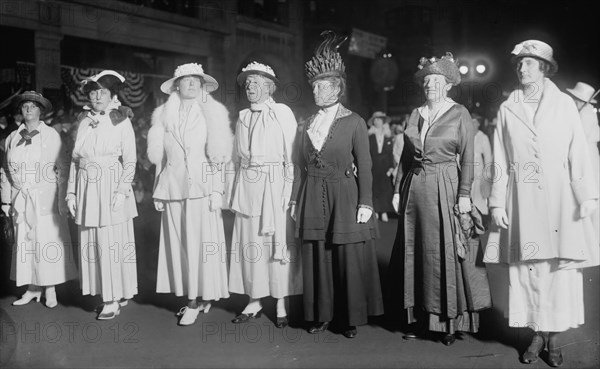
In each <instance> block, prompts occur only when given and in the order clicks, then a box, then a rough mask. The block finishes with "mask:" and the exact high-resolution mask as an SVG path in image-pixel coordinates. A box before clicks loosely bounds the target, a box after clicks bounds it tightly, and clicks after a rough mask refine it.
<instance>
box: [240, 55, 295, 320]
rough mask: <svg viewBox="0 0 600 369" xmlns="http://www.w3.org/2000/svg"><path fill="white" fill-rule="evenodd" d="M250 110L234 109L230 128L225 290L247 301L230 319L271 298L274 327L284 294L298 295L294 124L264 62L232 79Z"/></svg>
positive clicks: (282, 314) (282, 313)
mask: <svg viewBox="0 0 600 369" xmlns="http://www.w3.org/2000/svg"><path fill="white" fill-rule="evenodd" d="M237 81H238V83H239V84H240V85H241V86H243V87H244V89H245V91H246V96H247V98H248V101H249V102H250V108H249V109H244V110H242V111H241V112H240V116H239V119H238V121H237V124H236V130H235V144H234V149H235V153H236V154H235V157H234V161H235V162H236V166H237V168H238V170H237V173H236V180H235V183H234V187H233V193H232V196H231V210H233V211H235V221H234V224H233V235H232V241H231V244H232V252H231V259H230V272H229V291H230V292H233V293H238V294H245V295H249V297H250V301H249V302H248V305H247V306H246V307H245V308H244V310H243V311H242V313H241V314H239V315H238V316H237V317H235V319H233V323H245V322H247V321H249V320H250V319H253V318H256V317H257V316H259V315H260V311H261V310H262V303H261V300H260V299H261V298H263V297H266V296H272V297H274V298H275V299H277V320H276V326H277V327H279V328H282V327H285V326H286V325H287V324H288V318H287V309H286V307H285V297H286V296H291V295H297V294H301V293H302V274H301V270H302V269H301V264H300V259H299V257H298V254H299V253H298V252H297V248H296V244H295V243H294V236H293V223H291V222H292V220H291V217H290V215H289V212H288V205H289V202H290V194H291V192H292V185H293V181H294V173H293V172H294V168H293V163H292V148H293V142H294V138H295V136H296V129H297V123H296V119H295V117H294V114H293V113H292V111H291V110H290V108H288V107H287V106H286V105H284V104H279V103H276V102H275V101H274V100H273V98H272V97H271V96H272V95H273V93H274V92H275V88H276V85H275V83H276V82H278V80H277V77H276V76H275V72H274V71H273V69H272V68H271V67H269V66H268V65H264V64H261V63H257V62H253V63H250V64H248V65H247V66H246V67H245V68H243V69H242V72H241V73H240V74H239V75H238V77H237Z"/></svg>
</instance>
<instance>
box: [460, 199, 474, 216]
mask: <svg viewBox="0 0 600 369" xmlns="http://www.w3.org/2000/svg"><path fill="white" fill-rule="evenodd" d="M458 211H459V212H460V213H461V214H464V213H468V212H470V211H471V199H470V198H468V197H462V196H459V197H458Z"/></svg>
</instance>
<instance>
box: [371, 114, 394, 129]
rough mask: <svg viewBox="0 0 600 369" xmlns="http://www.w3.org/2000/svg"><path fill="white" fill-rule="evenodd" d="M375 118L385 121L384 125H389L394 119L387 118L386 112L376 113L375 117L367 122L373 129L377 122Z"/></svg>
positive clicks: (372, 116)
mask: <svg viewBox="0 0 600 369" xmlns="http://www.w3.org/2000/svg"><path fill="white" fill-rule="evenodd" d="M375 118H381V119H383V124H386V123H387V124H389V123H390V122H391V121H392V118H391V117H389V116H387V115H386V114H385V113H384V112H382V111H376V112H374V113H373V115H371V118H369V120H368V121H367V126H369V127H371V126H372V125H373V123H374V121H375Z"/></svg>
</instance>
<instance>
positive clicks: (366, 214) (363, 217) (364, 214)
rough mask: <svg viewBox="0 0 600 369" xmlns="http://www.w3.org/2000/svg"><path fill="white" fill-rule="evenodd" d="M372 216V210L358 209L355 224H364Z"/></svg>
mask: <svg viewBox="0 0 600 369" xmlns="http://www.w3.org/2000/svg"><path fill="white" fill-rule="evenodd" d="M371 215H373V210H371V209H369V208H358V213H357V214H356V223H366V222H368V221H369V219H370V218H371Z"/></svg>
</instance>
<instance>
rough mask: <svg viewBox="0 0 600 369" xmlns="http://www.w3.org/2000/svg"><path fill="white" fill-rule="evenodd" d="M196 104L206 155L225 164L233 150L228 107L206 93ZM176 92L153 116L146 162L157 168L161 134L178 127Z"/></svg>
mask: <svg viewBox="0 0 600 369" xmlns="http://www.w3.org/2000/svg"><path fill="white" fill-rule="evenodd" d="M196 103H197V104H198V105H199V106H200V111H201V112H202V115H203V118H204V121H205V123H206V126H207V127H206V128H207V131H208V136H207V139H206V156H207V158H208V160H210V161H211V162H213V163H226V162H228V161H230V160H231V155H232V151H233V134H232V132H231V122H230V120H229V112H228V111H227V108H226V107H225V106H224V105H223V104H221V103H220V102H218V101H217V100H215V99H214V98H213V97H212V96H211V95H209V94H201V95H200V96H199V97H198V98H197V99H196ZM180 105H181V99H180V97H179V93H178V92H177V91H174V92H172V93H171V94H170V96H169V99H168V100H167V102H166V103H164V104H163V105H161V106H159V107H158V108H156V109H155V110H154V113H153V114H152V127H151V128H150V131H149V132H148V159H150V162H152V163H154V164H156V165H159V164H161V163H162V161H163V156H164V135H165V132H168V131H170V130H171V129H172V127H173V126H174V125H175V124H178V114H179V106H180Z"/></svg>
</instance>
